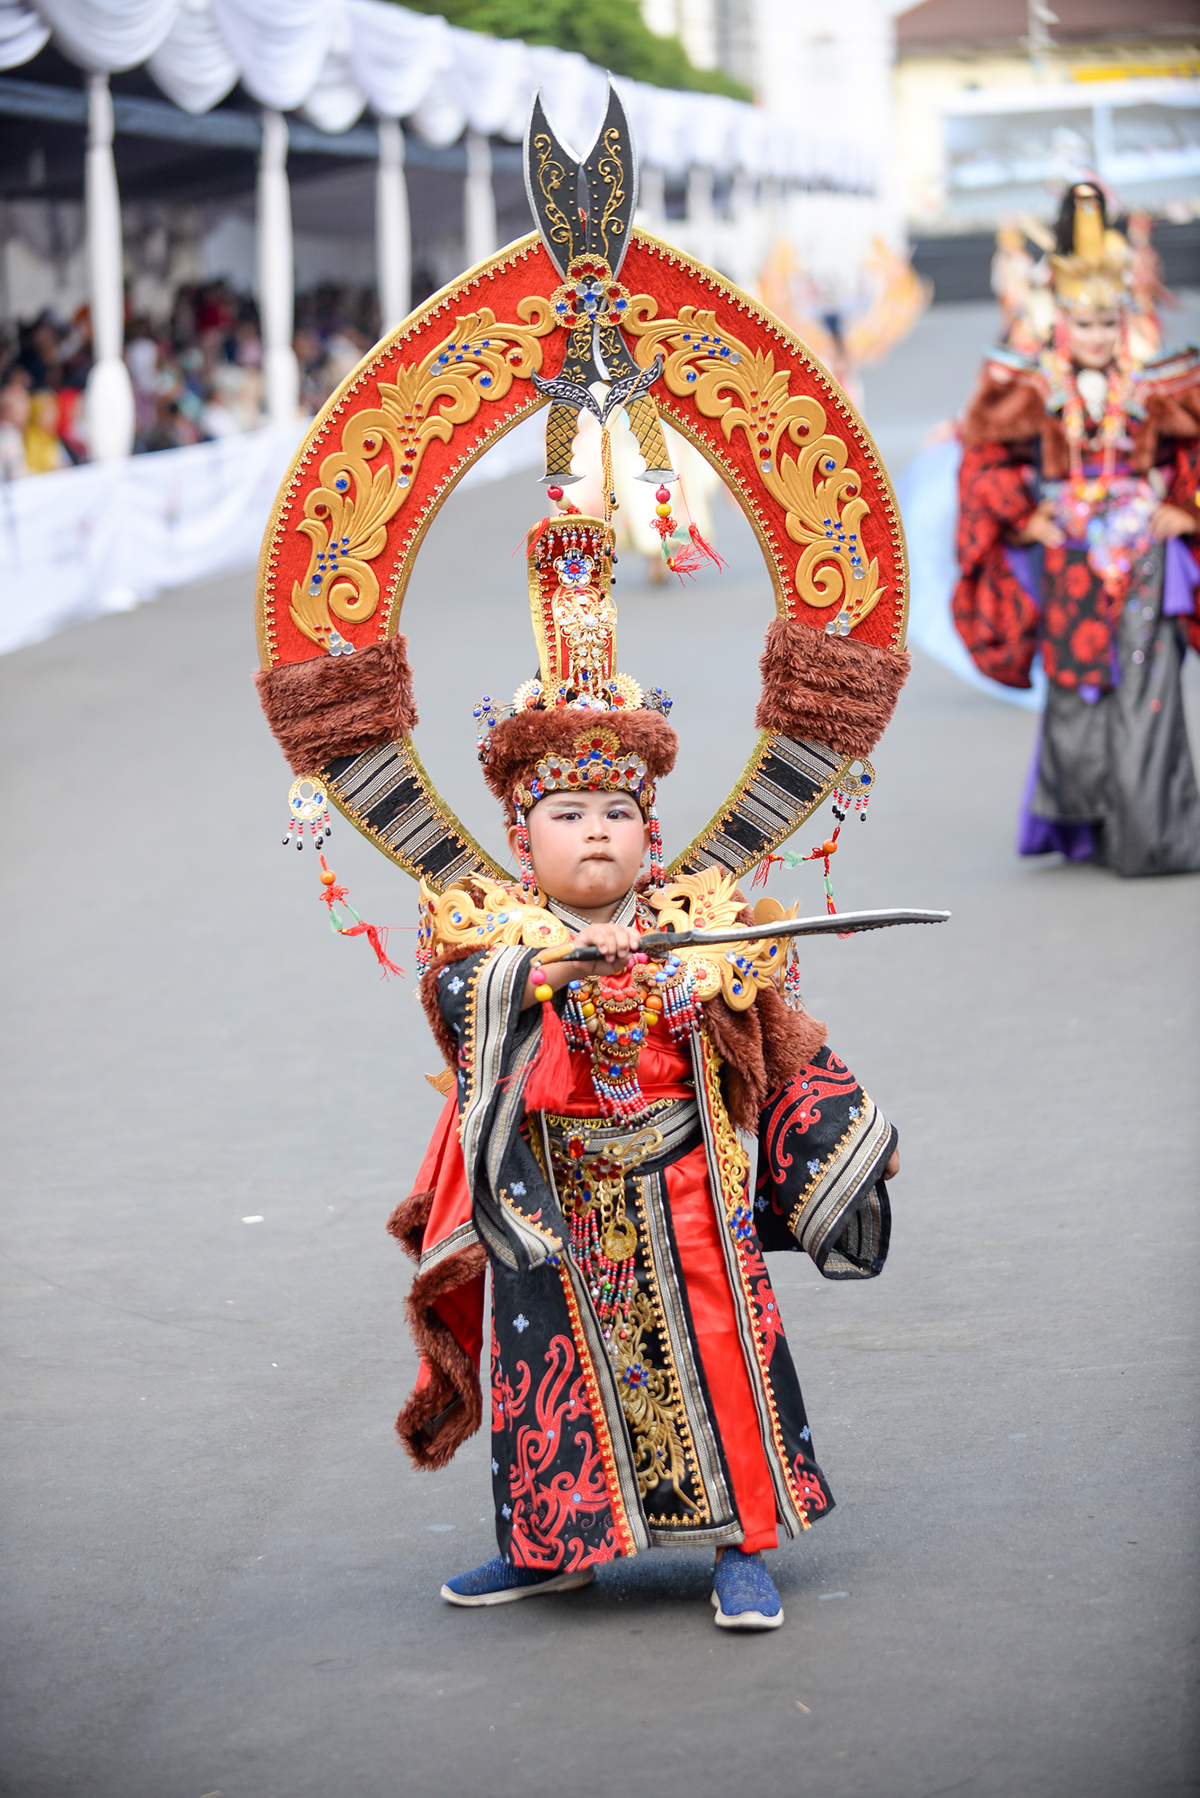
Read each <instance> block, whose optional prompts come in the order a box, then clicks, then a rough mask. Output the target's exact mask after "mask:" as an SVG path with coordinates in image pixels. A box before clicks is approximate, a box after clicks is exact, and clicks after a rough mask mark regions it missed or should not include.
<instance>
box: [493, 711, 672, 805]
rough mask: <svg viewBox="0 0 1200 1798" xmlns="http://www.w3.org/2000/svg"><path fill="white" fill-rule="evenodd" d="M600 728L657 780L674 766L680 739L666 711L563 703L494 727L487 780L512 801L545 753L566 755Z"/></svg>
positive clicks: (500, 796)
mask: <svg viewBox="0 0 1200 1798" xmlns="http://www.w3.org/2000/svg"><path fill="white" fill-rule="evenodd" d="M600 730H607V731H611V732H612V733H613V735H614V736H615V737H616V738H617V740H618V742H619V743H620V745H621V748H622V750H623V751H624V752H625V753H626V754H633V755H639V756H640V757H641V758H642V760H643V761H644V762H645V764H646V766H647V768H649V770H650V773H651V774H652V776H653V777H654V779H655V780H661V779H662V778H663V776H664V775H667V774H669V773H670V772H671V769H672V768H673V767H674V766H675V756H676V752H677V751H678V749H679V738H678V737H677V736H676V735H675V732H674V731H673V730H672V729H671V726H670V725H669V724H668V723H667V721H666V719H665V718H664V717H663V715H662V713H661V712H652V711H651V710H650V709H649V707H639V708H638V709H637V710H635V711H628V712H624V711H615V712H580V711H576V710H573V709H572V708H571V707H570V706H562V707H560V708H557V709H556V710H554V711H549V712H536V711H528V712H518V713H517V714H516V716H515V717H512V718H505V719H503V720H502V721H501V722H500V723H499V724H498V725H497V726H496V728H495V730H493V731H490V732H489V733H488V759H487V761H486V762H485V763H484V768H483V775H484V779H485V780H486V781H487V784H488V786H489V787H490V788H491V789H492V792H493V793H494V794H495V795H496V798H497V799H499V800H500V801H501V802H502V803H504V804H506V805H507V804H509V802H510V801H511V799H512V795H513V792H514V790H515V789H516V787H518V786H519V785H520V784H521V783H522V782H523V781H524V780H527V779H528V777H529V776H530V775H531V774H532V773H533V770H534V768H535V767H536V766H537V764H538V762H540V761H541V759H542V757H543V756H545V755H550V754H552V753H553V754H557V755H565V754H567V753H568V752H569V751H570V750H571V748H572V747H573V746H574V744H575V741H576V739H577V738H579V737H583V736H588V735H591V734H592V733H593V732H595V731H600Z"/></svg>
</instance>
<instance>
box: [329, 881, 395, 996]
mask: <svg viewBox="0 0 1200 1798" xmlns="http://www.w3.org/2000/svg"><path fill="white" fill-rule="evenodd" d="M318 854H320V851H318ZM320 879H321V886H322V888H323V891H322V892H321V894H320V899H321V903H322V905H324V906H326V907H327V908H328V910H329V928H330V929H331V930H332V931H333V934H334V935H335V936H365V937H366V939H367V941H368V942H369V943H370V945H371V947H372V949H374V951H375V959H376V961H377V962H378V963H379V966H380V968H381V969H382V970H383V974H384V978H385V979H386V977H387V976H388V975H389V974H399V975H400V976H401V977H403V974H404V969H403V968H400V967H397V965H396V963H395V962H394V961H391V960H389V958H388V953H387V950H386V949H385V948H384V944H383V937H382V936H381V935H380V931H379V928H378V926H377V925H375V924H367V923H365V922H364V921H363V919H362V918H360V917H359V915H358V913H357V912H356V911H355V909H354V907H353V906H352V905H351V904H350V902H349V900H348V898H347V897H346V895H347V892H348V891H349V889H348V888H347V887H340V886H338V884H337V875H336V874H335V873H334V871H333V869H332V868H331V867H330V866H329V865H328V863H327V862H326V860H325V857H324V856H323V855H322V856H321V875H320ZM337 905H344V906H345V908H346V910H347V911H348V912H349V913H350V916H351V917H352V918H353V919H354V922H353V924H346V923H344V922H343V921H342V919H341V918H340V917H339V916H338V914H337V912H336V911H335V909H334V907H335V906H337ZM384 935H386V932H384Z"/></svg>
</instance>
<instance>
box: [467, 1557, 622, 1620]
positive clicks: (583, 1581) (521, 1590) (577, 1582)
mask: <svg viewBox="0 0 1200 1798" xmlns="http://www.w3.org/2000/svg"><path fill="white" fill-rule="evenodd" d="M595 1577H596V1569H595V1568H594V1567H581V1568H580V1569H579V1571H578V1572H577V1573H559V1574H556V1576H555V1577H554V1579H546V1580H541V1581H539V1582H538V1584H537V1585H536V1586H506V1587H505V1588H504V1590H503V1591H502V1592H480V1593H479V1594H477V1595H476V1596H474V1597H468V1596H467V1595H466V1594H465V1593H463V1592H452V1591H451V1590H450V1587H449V1586H443V1587H442V1597H443V1598H444V1599H445V1600H446V1603H447V1604H459V1605H462V1606H464V1608H466V1609H470V1610H475V1609H477V1608H478V1607H479V1606H480V1605H485V1604H512V1603H514V1602H515V1600H516V1599H518V1598H540V1597H541V1596H542V1593H543V1592H573V1591H574V1590H575V1589H576V1587H578V1586H590V1585H591V1583H592V1581H593V1580H594V1579H595Z"/></svg>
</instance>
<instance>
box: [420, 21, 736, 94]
mask: <svg viewBox="0 0 1200 1798" xmlns="http://www.w3.org/2000/svg"><path fill="white" fill-rule="evenodd" d="M404 4H405V5H406V6H408V7H410V8H411V9H412V10H413V11H415V12H429V13H441V15H442V17H443V18H445V19H449V21H450V23H451V24H452V25H461V26H462V27H463V28H464V29H465V30H467V31H486V32H488V33H490V35H491V36H492V37H519V38H523V39H524V40H525V42H526V43H527V44H554V45H555V46H556V47H557V48H558V49H560V50H577V51H578V52H579V54H580V55H581V56H586V57H587V59H588V61H589V62H594V63H596V64H597V65H598V66H599V67H600V68H602V69H611V70H612V72H613V74H614V75H628V76H630V77H631V78H632V79H633V80H635V81H647V82H649V83H650V84H651V85H652V86H653V87H675V88H685V89H689V90H691V91H692V92H699V93H708V94H729V95H730V96H731V97H732V98H733V99H735V100H748V99H749V98H750V93H749V90H748V89H747V88H745V87H743V86H742V84H741V82H739V81H734V80H733V78H732V76H729V75H726V74H723V73H722V71H721V70H720V69H697V68H693V66H692V64H691V63H690V62H689V61H688V55H687V51H686V50H685V49H684V47H683V45H682V44H681V43H680V41H679V39H678V38H674V37H658V36H656V34H655V33H654V32H653V31H651V30H650V27H649V26H648V25H647V24H646V22H645V20H644V19H643V18H642V15H641V12H640V11H639V9H638V3H637V0H404Z"/></svg>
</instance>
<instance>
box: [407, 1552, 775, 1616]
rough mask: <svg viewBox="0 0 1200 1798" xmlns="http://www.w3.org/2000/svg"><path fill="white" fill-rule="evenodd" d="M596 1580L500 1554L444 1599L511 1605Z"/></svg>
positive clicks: (588, 1573) (588, 1570)
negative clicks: (535, 1569)
mask: <svg viewBox="0 0 1200 1798" xmlns="http://www.w3.org/2000/svg"><path fill="white" fill-rule="evenodd" d="M595 1577H596V1569H595V1568H594V1567H580V1568H579V1569H578V1570H577V1571H576V1572H574V1573H534V1572H533V1571H532V1570H531V1569H530V1568H528V1567H514V1566H513V1565H512V1564H511V1562H509V1561H506V1560H505V1559H504V1556H503V1555H497V1556H496V1558H495V1560H494V1561H485V1562H484V1564H483V1566H482V1567H476V1569H475V1571H474V1572H473V1573H460V1574H458V1576H457V1577H456V1578H455V1579H448V1580H447V1581H446V1583H445V1585H444V1586H443V1587H442V1597H443V1598H444V1599H445V1600H446V1603H447V1604H465V1605H480V1604H511V1603H512V1601H513V1599H515V1598H536V1597H537V1595H538V1593H539V1592H571V1591H574V1589H575V1587H576V1586H590V1585H591V1583H592V1581H593V1580H594V1579H595ZM774 1589H775V1588H774V1587H773V1586H772V1588H771V1590H772V1591H774ZM782 1621H783V1619H782V1618H780V1622H782Z"/></svg>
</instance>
